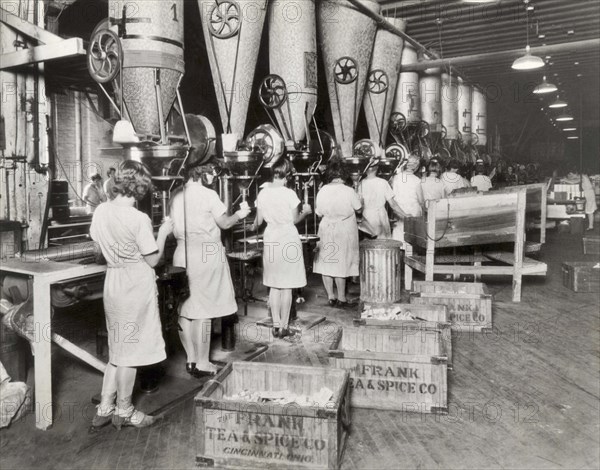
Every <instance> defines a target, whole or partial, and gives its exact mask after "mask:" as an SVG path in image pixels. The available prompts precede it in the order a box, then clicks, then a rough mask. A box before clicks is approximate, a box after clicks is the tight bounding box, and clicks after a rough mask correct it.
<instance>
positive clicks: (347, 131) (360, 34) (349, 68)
mask: <svg viewBox="0 0 600 470" xmlns="http://www.w3.org/2000/svg"><path fill="white" fill-rule="evenodd" d="M360 3H361V4H362V5H364V6H365V7H367V8H369V9H370V10H372V11H374V12H376V13H379V9H380V6H379V4H378V3H377V2H375V1H372V0H362V1H361V2H360ZM317 15H318V24H317V28H318V33H319V41H320V44H321V48H322V51H323V62H324V65H325V78H326V80H327V88H328V93H329V101H330V103H331V114H332V117H333V124H334V127H335V137H336V140H337V141H338V144H339V146H340V149H341V153H342V156H343V157H346V158H347V157H351V156H352V154H353V149H352V147H353V143H354V129H355V126H356V121H357V119H358V113H359V111H360V106H361V104H362V99H363V94H364V89H365V85H366V82H367V75H368V70H369V64H370V62H371V55H372V53H373V44H374V42H375V35H376V33H377V24H376V23H375V21H374V20H373V19H371V18H369V17H368V16H366V15H364V14H363V13H361V12H359V11H358V10H357V9H356V8H355V7H354V6H352V5H351V4H350V3H348V2H347V1H345V0H322V1H320V2H319V5H318V13H317Z"/></svg>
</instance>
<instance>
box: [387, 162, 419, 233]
mask: <svg viewBox="0 0 600 470" xmlns="http://www.w3.org/2000/svg"><path fill="white" fill-rule="evenodd" d="M392 189H393V191H394V197H395V199H396V202H397V203H398V205H399V206H400V208H401V209H402V210H403V211H404V213H405V214H406V215H407V216H408V217H420V216H421V215H422V214H423V189H422V188H421V179H420V178H419V177H418V176H416V175H414V174H413V173H408V172H403V171H402V172H400V173H398V174H397V175H396V176H394V180H393V183H392ZM392 238H393V239H394V240H397V241H399V242H402V243H404V219H400V220H398V221H397V222H396V225H395V226H394V230H393V232H392Z"/></svg>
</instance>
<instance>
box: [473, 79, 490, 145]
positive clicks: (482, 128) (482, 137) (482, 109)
mask: <svg viewBox="0 0 600 470" xmlns="http://www.w3.org/2000/svg"><path fill="white" fill-rule="evenodd" d="M472 101H473V104H472V110H471V112H472V115H471V131H472V132H473V134H476V135H477V145H486V144H487V133H486V129H487V101H486V99H485V95H484V94H483V92H482V91H481V90H479V89H478V88H476V87H475V88H473V97H472Z"/></svg>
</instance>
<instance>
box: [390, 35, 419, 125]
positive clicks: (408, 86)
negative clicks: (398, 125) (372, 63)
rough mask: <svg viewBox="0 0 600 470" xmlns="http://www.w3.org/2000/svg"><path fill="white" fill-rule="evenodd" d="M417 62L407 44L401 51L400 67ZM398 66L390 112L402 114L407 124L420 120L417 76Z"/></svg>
mask: <svg viewBox="0 0 600 470" xmlns="http://www.w3.org/2000/svg"><path fill="white" fill-rule="evenodd" d="M416 61H417V51H416V50H415V49H414V48H413V47H412V46H410V45H409V44H405V45H404V49H403V51H402V65H404V64H413V63H415V62H416ZM402 65H401V66H400V76H399V78H398V85H397V86H396V96H395V98H394V105H393V106H392V112H394V113H402V115H404V117H405V118H406V121H407V122H419V121H420V120H421V99H420V98H419V74H418V73H417V72H404V71H403V70H402Z"/></svg>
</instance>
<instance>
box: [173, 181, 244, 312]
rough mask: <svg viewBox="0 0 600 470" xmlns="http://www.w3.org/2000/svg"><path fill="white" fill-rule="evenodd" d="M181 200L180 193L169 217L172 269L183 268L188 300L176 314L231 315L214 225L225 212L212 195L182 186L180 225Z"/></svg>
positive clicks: (231, 297) (231, 295) (229, 286)
mask: <svg viewBox="0 0 600 470" xmlns="http://www.w3.org/2000/svg"><path fill="white" fill-rule="evenodd" d="M183 196H184V194H183V191H180V192H178V193H177V194H176V195H174V196H173V198H172V200H171V214H170V215H171V218H172V219H173V223H174V226H175V227H174V230H173V234H174V235H175V238H177V249H176V250H175V254H174V255H173V266H178V267H181V268H186V272H187V276H188V282H189V287H190V297H189V298H187V299H186V300H185V302H184V303H183V305H182V306H181V311H180V313H179V314H180V315H181V316H182V317H184V318H189V319H192V320H197V319H209V318H220V317H225V316H228V315H231V314H233V313H235V312H237V309H238V307H237V303H236V301H235V292H234V289H233V282H232V281H231V273H230V271H229V264H228V262H227V256H226V253H225V247H224V246H223V243H222V242H221V230H220V229H219V227H218V226H217V223H216V219H217V218H218V217H220V216H222V215H223V214H225V213H226V212H227V209H226V207H225V205H224V204H223V203H222V202H221V200H220V199H219V195H218V194H217V193H216V192H215V191H213V190H212V189H208V188H205V187H204V186H203V185H202V183H200V182H194V181H191V180H190V181H188V182H187V183H186V185H185V215H186V218H185V221H184V215H183V214H184V211H183V201H184V197H183ZM186 233H187V240H188V241H187V266H186V248H185V238H186V235H185V234H186Z"/></svg>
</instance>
